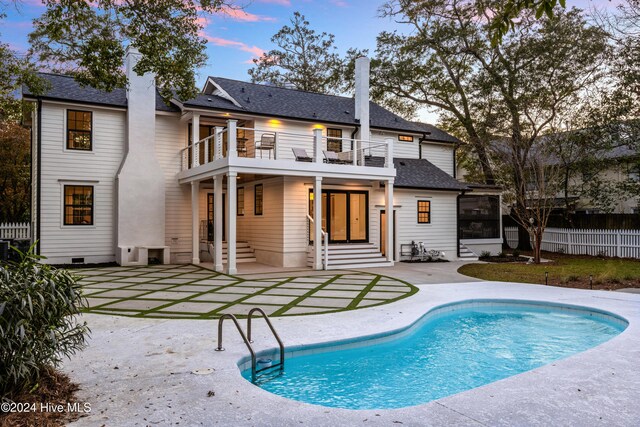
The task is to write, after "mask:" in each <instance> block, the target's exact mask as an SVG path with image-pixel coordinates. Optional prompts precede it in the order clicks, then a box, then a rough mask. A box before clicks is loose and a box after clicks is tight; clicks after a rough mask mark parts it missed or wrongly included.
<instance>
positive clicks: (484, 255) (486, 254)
mask: <svg viewBox="0 0 640 427" xmlns="http://www.w3.org/2000/svg"><path fill="white" fill-rule="evenodd" d="M490 257H491V252H490V251H482V252H480V258H490Z"/></svg>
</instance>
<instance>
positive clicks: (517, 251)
mask: <svg viewBox="0 0 640 427" xmlns="http://www.w3.org/2000/svg"><path fill="white" fill-rule="evenodd" d="M511 254H512V255H513V257H514V258H518V257H520V251H519V250H517V249H514V250H513V252H511Z"/></svg>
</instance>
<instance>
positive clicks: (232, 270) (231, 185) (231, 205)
mask: <svg viewBox="0 0 640 427" xmlns="http://www.w3.org/2000/svg"><path fill="white" fill-rule="evenodd" d="M237 178H238V173H237V172H229V174H228V175H227V221H228V223H229V231H228V232H227V271H226V273H227V274H237V273H238V269H237V268H236V220H237V217H236V197H237V194H236V186H237V185H236V184H237V183H236V179H237Z"/></svg>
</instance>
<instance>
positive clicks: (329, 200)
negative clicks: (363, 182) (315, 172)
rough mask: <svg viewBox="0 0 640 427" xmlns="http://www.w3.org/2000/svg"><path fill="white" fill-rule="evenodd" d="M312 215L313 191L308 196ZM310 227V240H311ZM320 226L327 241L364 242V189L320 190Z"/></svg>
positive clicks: (366, 211)
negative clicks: (327, 234)
mask: <svg viewBox="0 0 640 427" xmlns="http://www.w3.org/2000/svg"><path fill="white" fill-rule="evenodd" d="M309 212H310V215H311V216H312V217H313V192H311V195H310V198H309ZM312 228H313V227H311V230H310V233H311V236H309V237H310V241H313V230H312ZM322 228H323V229H324V230H325V231H326V232H327V233H329V243H366V242H368V241H369V193H368V192H366V191H347V190H324V191H323V192H322Z"/></svg>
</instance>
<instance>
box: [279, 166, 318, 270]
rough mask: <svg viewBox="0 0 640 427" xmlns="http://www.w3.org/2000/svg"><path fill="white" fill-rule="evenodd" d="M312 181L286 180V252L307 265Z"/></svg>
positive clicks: (290, 178)
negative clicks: (308, 216)
mask: <svg viewBox="0 0 640 427" xmlns="http://www.w3.org/2000/svg"><path fill="white" fill-rule="evenodd" d="M312 181H313V180H312V179H309V178H307V179H306V180H305V179H303V178H295V177H287V178H285V193H284V198H285V205H284V252H285V253H287V256H291V257H297V258H298V263H302V265H305V264H306V251H307V247H308V243H309V235H308V232H309V231H308V228H307V221H308V220H307V214H308V213H309V189H311V188H312V187H313V186H312V185H310V183H311V182H312Z"/></svg>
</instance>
